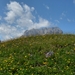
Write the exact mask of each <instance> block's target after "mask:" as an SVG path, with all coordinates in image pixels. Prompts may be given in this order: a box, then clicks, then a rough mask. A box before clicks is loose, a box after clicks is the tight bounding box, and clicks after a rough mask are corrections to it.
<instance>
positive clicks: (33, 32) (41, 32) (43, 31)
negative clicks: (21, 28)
mask: <svg viewBox="0 0 75 75" xmlns="http://www.w3.org/2000/svg"><path fill="white" fill-rule="evenodd" d="M62 33H63V31H62V30H61V29H60V28H58V27H51V28H40V29H34V28H33V29H31V30H26V31H25V32H24V34H23V36H35V35H45V34H62Z"/></svg>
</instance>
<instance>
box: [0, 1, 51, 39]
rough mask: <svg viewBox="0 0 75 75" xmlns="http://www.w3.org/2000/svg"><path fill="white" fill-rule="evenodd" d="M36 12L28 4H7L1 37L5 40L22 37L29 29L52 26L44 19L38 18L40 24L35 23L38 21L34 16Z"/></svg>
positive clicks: (1, 27) (14, 2)
mask: <svg viewBox="0 0 75 75" xmlns="http://www.w3.org/2000/svg"><path fill="white" fill-rule="evenodd" d="M34 11H35V8H34V7H29V6H28V5H27V4H23V5H21V4H19V3H18V2H16V1H13V2H12V1H11V2H10V3H9V4H7V12H6V13H5V14H6V16H5V17H4V20H5V23H1V24H0V35H1V36H2V38H3V40H4V39H5V40H6V39H9V38H14V37H18V36H21V35H22V34H23V32H24V31H25V30H28V29H32V28H41V27H48V26H50V25H52V23H51V22H49V21H48V20H46V19H44V18H42V17H38V22H34V20H35V19H36V17H35V16H34V15H33V14H32V12H34Z"/></svg>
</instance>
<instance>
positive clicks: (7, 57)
mask: <svg viewBox="0 0 75 75" xmlns="http://www.w3.org/2000/svg"><path fill="white" fill-rule="evenodd" d="M49 51H53V52H54V54H53V55H52V56H51V57H48V58H46V56H45V54H46V53H47V52H49ZM0 75H75V35H71V34H62V35H61V34H60V35H43V36H31V37H20V38H17V39H12V40H9V41H6V42H2V43H0Z"/></svg>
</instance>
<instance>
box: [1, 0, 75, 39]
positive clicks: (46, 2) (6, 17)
mask: <svg viewBox="0 0 75 75" xmlns="http://www.w3.org/2000/svg"><path fill="white" fill-rule="evenodd" d="M56 26H57V27H59V28H60V29H62V30H63V32H64V33H75V0H0V39H1V40H7V39H11V38H15V37H19V36H21V35H22V34H23V33H24V31H25V30H28V29H32V28H41V27H56Z"/></svg>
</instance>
